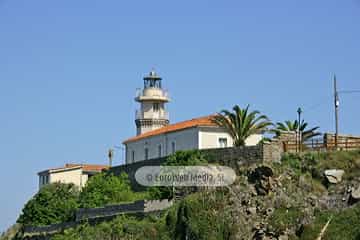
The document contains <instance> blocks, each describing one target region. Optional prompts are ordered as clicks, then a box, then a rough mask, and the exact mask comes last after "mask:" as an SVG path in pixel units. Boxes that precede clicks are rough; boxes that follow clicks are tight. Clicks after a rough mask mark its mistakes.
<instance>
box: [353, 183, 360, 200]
mask: <svg viewBox="0 0 360 240" xmlns="http://www.w3.org/2000/svg"><path fill="white" fill-rule="evenodd" d="M351 197H352V198H353V199H355V200H359V199H360V186H359V187H358V188H357V189H355V188H352V190H351Z"/></svg>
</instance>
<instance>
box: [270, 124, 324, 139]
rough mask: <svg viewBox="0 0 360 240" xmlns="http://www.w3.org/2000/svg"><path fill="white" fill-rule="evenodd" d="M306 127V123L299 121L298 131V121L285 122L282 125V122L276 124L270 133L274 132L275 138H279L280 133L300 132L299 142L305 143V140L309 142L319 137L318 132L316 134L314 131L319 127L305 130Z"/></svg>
mask: <svg viewBox="0 0 360 240" xmlns="http://www.w3.org/2000/svg"><path fill="white" fill-rule="evenodd" d="M307 126H308V123H307V122H305V121H304V120H302V121H301V124H300V129H299V121H297V120H295V121H289V120H287V121H285V122H284V123H282V122H277V123H276V127H275V129H273V130H272V132H274V133H275V134H276V136H279V135H280V134H281V132H282V131H290V132H296V131H298V130H300V132H301V142H302V143H303V142H305V141H306V140H309V139H311V138H313V137H316V136H319V135H321V133H320V132H316V130H318V129H319V127H313V128H310V129H306V128H307Z"/></svg>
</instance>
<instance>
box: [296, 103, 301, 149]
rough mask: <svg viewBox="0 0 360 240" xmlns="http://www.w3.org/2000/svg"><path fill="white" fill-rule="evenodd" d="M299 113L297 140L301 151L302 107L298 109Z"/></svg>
mask: <svg viewBox="0 0 360 240" xmlns="http://www.w3.org/2000/svg"><path fill="white" fill-rule="evenodd" d="M297 113H298V121H299V122H298V123H299V124H298V129H297V130H298V136H297V141H298V149H299V152H301V145H302V144H301V132H300V130H301V129H300V127H301V123H300V121H301V113H302V109H301V108H300V107H299V108H298V110H297Z"/></svg>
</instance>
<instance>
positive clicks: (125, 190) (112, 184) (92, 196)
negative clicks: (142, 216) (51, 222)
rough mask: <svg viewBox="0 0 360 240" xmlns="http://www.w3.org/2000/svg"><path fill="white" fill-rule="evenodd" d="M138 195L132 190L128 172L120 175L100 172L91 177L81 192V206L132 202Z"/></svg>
mask: <svg viewBox="0 0 360 240" xmlns="http://www.w3.org/2000/svg"><path fill="white" fill-rule="evenodd" d="M135 198H136V195H135V194H134V193H133V192H132V191H131V187H130V182H129V179H128V176H127V174H125V173H123V174H121V175H120V176H114V175H109V174H106V173H100V174H97V175H95V176H93V177H91V178H90V179H89V180H88V181H87V183H86V185H85V187H84V188H83V190H82V192H81V193H80V198H79V202H80V207H81V208H94V207H102V206H105V205H109V204H115V203H121V202H131V201H133V200H134V199H135Z"/></svg>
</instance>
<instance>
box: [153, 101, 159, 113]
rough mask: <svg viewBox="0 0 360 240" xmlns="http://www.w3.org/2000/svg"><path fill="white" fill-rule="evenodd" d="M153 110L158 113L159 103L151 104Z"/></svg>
mask: <svg viewBox="0 0 360 240" xmlns="http://www.w3.org/2000/svg"><path fill="white" fill-rule="evenodd" d="M153 110H154V112H158V111H159V110H160V105H159V103H154V104H153Z"/></svg>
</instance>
